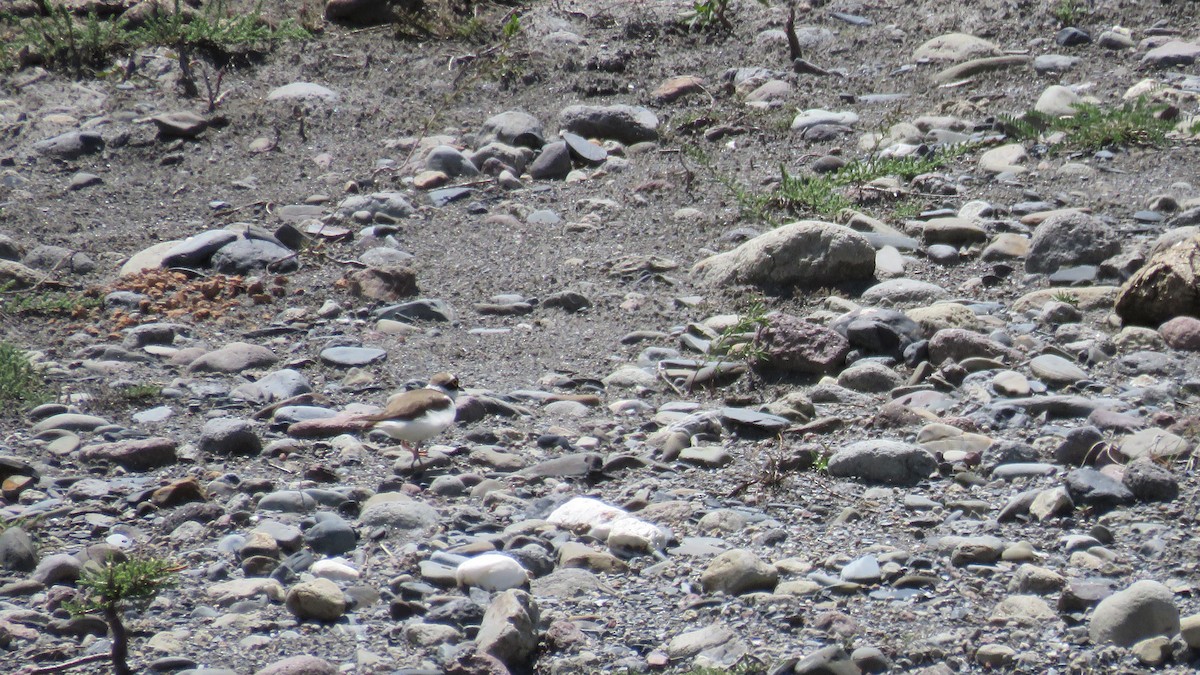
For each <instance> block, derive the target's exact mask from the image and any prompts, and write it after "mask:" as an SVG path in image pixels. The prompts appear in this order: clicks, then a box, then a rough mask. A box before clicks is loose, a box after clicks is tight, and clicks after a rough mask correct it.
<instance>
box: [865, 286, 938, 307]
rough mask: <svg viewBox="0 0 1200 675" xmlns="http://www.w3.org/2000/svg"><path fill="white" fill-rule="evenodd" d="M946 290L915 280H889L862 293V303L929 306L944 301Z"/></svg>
mask: <svg viewBox="0 0 1200 675" xmlns="http://www.w3.org/2000/svg"><path fill="white" fill-rule="evenodd" d="M948 295H949V293H948V292H947V291H946V289H944V288H942V287H941V286H938V285H937V284H931V283H929V282H928V281H918V280H917V279H889V280H887V281H882V282H880V283H878V284H875V285H874V286H872V287H870V288H868V289H867V290H865V291H863V294H862V301H863V302H864V303H866V304H870V305H885V306H895V305H913V304H929V303H932V302H936V301H938V300H943V299H945V298H946V297H947V296H948Z"/></svg>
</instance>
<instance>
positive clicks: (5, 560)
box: [0, 526, 38, 572]
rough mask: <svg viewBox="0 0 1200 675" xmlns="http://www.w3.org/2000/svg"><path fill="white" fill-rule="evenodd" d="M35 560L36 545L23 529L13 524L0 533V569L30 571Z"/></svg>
mask: <svg viewBox="0 0 1200 675" xmlns="http://www.w3.org/2000/svg"><path fill="white" fill-rule="evenodd" d="M37 561H38V560H37V545H35V544H34V543H33V538H31V537H30V536H29V534H28V533H27V532H25V530H23V529H21V528H19V527H16V526H14V527H10V528H8V529H6V530H4V532H3V533H0V569H4V570H9V571H12V572H30V571H33V569H34V568H35V567H37Z"/></svg>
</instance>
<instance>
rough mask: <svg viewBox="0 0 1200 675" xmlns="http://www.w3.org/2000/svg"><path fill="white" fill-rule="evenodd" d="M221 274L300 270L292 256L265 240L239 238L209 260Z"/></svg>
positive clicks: (280, 247) (290, 253) (293, 255)
mask: <svg viewBox="0 0 1200 675" xmlns="http://www.w3.org/2000/svg"><path fill="white" fill-rule="evenodd" d="M209 263H210V264H211V265H212V267H213V269H215V270H216V271H218V272H220V273H221V274H241V275H250V274H262V273H263V272H272V273H277V272H294V271H295V270H296V269H297V268H299V267H300V263H299V262H298V261H297V259H296V256H295V253H294V252H293V251H291V250H289V249H287V248H285V247H283V246H280V245H279V244H276V243H275V242H273V241H267V240H266V239H251V238H244V239H243V238H238V239H235V240H234V241H231V242H229V243H228V244H226V245H224V246H222V247H221V248H220V249H218V250H217V251H216V252H215V253H213V254H212V258H211V260H210V261H209Z"/></svg>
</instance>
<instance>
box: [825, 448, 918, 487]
mask: <svg viewBox="0 0 1200 675" xmlns="http://www.w3.org/2000/svg"><path fill="white" fill-rule="evenodd" d="M936 469H937V460H936V459H934V457H933V455H932V454H930V453H929V451H928V450H926V449H924V448H922V447H920V446H917V445H912V444H910V443H903V442H900V441H887V440H869V441H858V442H857V443H851V444H849V445H846V446H843V447H842V448H841V449H840V450H838V451H837V452H835V453H834V454H833V456H832V457H830V458H829V475H831V476H841V477H847V478H859V479H862V480H864V481H867V482H869V483H889V484H896V485H911V484H913V483H916V482H918V481H920V480H923V479H925V478H928V477H929V474H931V473H933V472H934V471H935V470H936Z"/></svg>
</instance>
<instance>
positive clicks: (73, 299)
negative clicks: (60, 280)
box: [0, 282, 104, 318]
mask: <svg viewBox="0 0 1200 675" xmlns="http://www.w3.org/2000/svg"><path fill="white" fill-rule="evenodd" d="M103 304H104V302H103V300H101V299H100V298H98V297H94V296H92V295H89V294H87V293H77V292H72V291H64V290H57V289H46V288H38V287H35V288H28V289H23V290H15V289H14V284H13V283H12V282H9V283H6V284H0V314H12V315H30V314H36V315H61V316H70V317H75V318H79V317H80V316H82V315H84V314H86V313H87V311H88V310H91V309H94V308H96V307H100V306H101V305H103Z"/></svg>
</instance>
